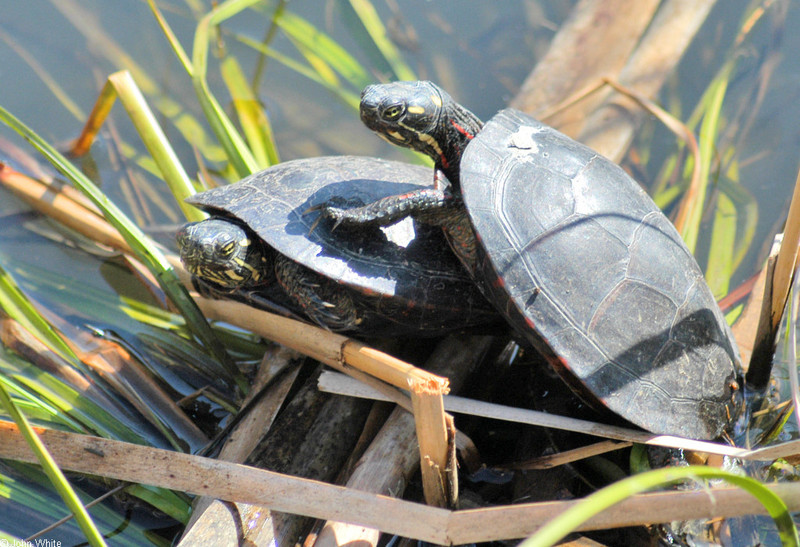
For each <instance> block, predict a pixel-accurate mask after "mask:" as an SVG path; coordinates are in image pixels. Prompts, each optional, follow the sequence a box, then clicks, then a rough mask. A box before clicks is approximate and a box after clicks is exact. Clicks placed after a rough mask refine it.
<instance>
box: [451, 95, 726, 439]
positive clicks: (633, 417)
mask: <svg viewBox="0 0 800 547" xmlns="http://www.w3.org/2000/svg"><path fill="white" fill-rule="evenodd" d="M461 184H462V191H463V195H464V201H465V204H466V207H467V210H468V211H469V215H470V218H471V221H472V223H473V225H474V228H475V230H476V232H477V234H478V236H479V240H480V242H481V245H479V247H480V248H481V251H482V253H483V257H482V266H481V267H482V270H483V272H482V273H483V275H484V276H485V279H487V280H488V281H487V283H486V285H487V286H486V290H487V291H488V292H490V293H491V298H492V299H493V300H495V302H496V303H498V304H500V305H502V306H503V307H504V308H505V309H506V315H507V318H508V319H509V321H510V322H511V323H512V324H513V325H514V326H515V327H516V328H517V330H519V331H520V332H521V333H522V334H523V335H524V336H525V337H526V339H527V340H528V341H529V342H531V343H532V344H533V345H534V346H535V347H536V348H537V349H538V350H540V351H542V352H543V353H545V354H546V355H548V356H549V358H550V361H551V362H552V363H553V365H554V366H555V367H556V369H557V370H559V372H560V373H561V375H562V377H564V378H565V379H566V380H567V382H568V383H570V384H571V385H572V386H573V387H574V388H576V389H577V390H578V391H579V392H580V393H582V394H583V395H585V396H586V398H587V399H588V400H590V401H593V402H598V400H599V402H601V403H602V404H603V405H605V406H607V407H608V408H609V409H611V410H612V411H614V412H615V413H617V414H618V415H620V416H622V417H623V418H625V419H627V420H629V421H630V422H633V423H634V424H637V425H639V426H641V427H643V428H645V429H647V430H649V431H652V432H655V433H665V434H674V435H683V436H687V437H692V438H697V439H709V438H715V437H717V436H718V435H719V434H720V433H721V432H722V430H723V428H724V427H725V426H726V424H727V423H728V420H729V417H730V416H735V415H736V413H737V410H738V407H739V404H738V401H739V400H740V393H739V392H737V391H736V389H737V387H736V383H735V381H736V380H737V378H738V374H739V358H738V354H737V350H736V349H735V345H734V344H733V343H732V342H731V338H730V331H729V329H728V328H727V325H726V323H725V320H724V318H723V316H722V314H721V312H720V310H719V308H718V306H717V304H716V301H715V300H714V298H713V296H712V294H711V291H710V290H709V288H708V286H707V285H706V283H705V281H704V278H703V273H702V271H701V270H700V268H699V267H698V265H697V263H696V262H695V260H694V258H693V257H692V255H691V253H690V252H689V250H688V249H687V248H686V246H685V245H684V243H683V241H682V239H681V237H680V235H679V234H678V232H677V231H676V230H675V228H674V227H673V225H672V224H671V223H670V222H669V220H668V219H667V218H666V217H665V216H664V215H663V214H662V213H661V211H660V210H659V209H658V207H657V206H656V205H655V204H654V203H653V201H652V200H651V199H650V198H649V197H648V196H647V194H645V192H644V191H642V189H641V188H640V187H639V185H638V184H637V183H636V182H635V181H634V180H633V179H631V178H630V177H629V176H628V175H627V174H626V173H625V172H624V171H623V170H622V169H621V168H620V167H618V166H617V165H615V164H614V163H612V162H611V161H608V160H607V159H605V158H603V157H601V156H599V155H598V154H597V153H596V152H594V151H593V150H591V149H590V148H588V147H586V146H583V145H582V144H580V143H577V142H575V141H574V140H572V139H570V138H569V137H566V136H565V135H562V134H561V133H559V132H557V131H556V130H554V129H553V128H551V127H548V126H546V125H544V124H542V123H540V122H538V121H536V120H534V119H533V118H530V117H529V116H526V115H525V114H522V113H520V112H517V111H514V110H504V111H502V112H500V113H499V114H498V115H497V116H495V117H494V118H493V119H492V120H491V121H490V122H489V123H487V124H486V126H485V127H484V129H483V130H482V131H481V132H480V134H479V135H478V136H477V137H476V138H475V139H474V140H473V141H472V142H471V143H470V144H469V146H468V147H467V149H466V152H465V154H464V156H463V158H462V162H461ZM732 386H733V387H732Z"/></svg>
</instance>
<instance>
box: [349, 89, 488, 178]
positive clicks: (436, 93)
mask: <svg viewBox="0 0 800 547" xmlns="http://www.w3.org/2000/svg"><path fill="white" fill-rule="evenodd" d="M360 110H361V121H362V122H364V125H366V126H367V127H368V128H370V129H372V130H373V131H375V132H376V133H377V134H378V135H379V136H381V137H382V138H384V139H385V140H387V141H388V142H390V143H392V144H396V145H398V146H403V147H405V148H411V149H413V150H416V151H418V152H421V153H423V154H425V155H427V156H429V157H430V158H431V159H433V161H434V163H435V164H436V167H437V168H439V169H441V170H443V171H444V173H445V175H447V177H448V178H449V179H450V181H451V182H453V183H457V182H458V163H459V162H460V161H461V154H462V153H463V151H464V148H465V147H466V145H467V144H468V143H469V141H470V140H471V139H472V138H473V137H474V136H475V133H477V132H478V131H480V129H481V122H480V120H479V119H478V118H476V117H475V116H474V115H473V114H472V113H471V112H470V111H468V110H467V109H465V108H464V107H462V106H461V105H459V104H458V103H456V102H455V101H454V100H453V99H452V98H451V97H450V95H448V94H447V93H445V92H444V91H443V90H442V89H441V88H439V86H437V85H436V84H434V83H432V82H428V81H417V82H392V83H388V84H378V85H370V86H367V87H366V88H365V89H364V91H363V92H362V93H361V108H360Z"/></svg>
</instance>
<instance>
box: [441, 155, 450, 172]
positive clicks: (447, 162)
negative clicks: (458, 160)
mask: <svg viewBox="0 0 800 547" xmlns="http://www.w3.org/2000/svg"><path fill="white" fill-rule="evenodd" d="M439 161H441V162H442V167H444V168H445V169H446V168H448V167H450V162H449V161H447V157H446V156H445V155H444V154H439Z"/></svg>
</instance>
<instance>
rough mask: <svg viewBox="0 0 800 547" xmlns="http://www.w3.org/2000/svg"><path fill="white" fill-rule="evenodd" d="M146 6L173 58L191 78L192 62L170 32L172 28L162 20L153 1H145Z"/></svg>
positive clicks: (162, 17) (162, 16) (176, 38)
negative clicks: (162, 34) (173, 54)
mask: <svg viewBox="0 0 800 547" xmlns="http://www.w3.org/2000/svg"><path fill="white" fill-rule="evenodd" d="M147 5H148V6H150V11H152V12H153V17H155V18H156V22H157V23H158V26H159V27H161V32H163V33H164V36H165V37H166V38H167V42H169V45H170V47H171V48H172V51H174V52H175V56H176V57H177V58H178V61H180V63H181V65H183V69H184V70H185V71H186V72H187V73H188V74H189V76H190V77H191V75H192V61H191V60H190V59H189V55H187V53H186V50H185V49H183V46H182V45H181V43H180V42H179V41H178V37H177V36H175V33H174V32H173V31H172V27H170V26H169V23H167V20H166V19H165V18H164V15H163V14H162V13H161V10H159V9H158V6H156V3H155V1H154V0H147Z"/></svg>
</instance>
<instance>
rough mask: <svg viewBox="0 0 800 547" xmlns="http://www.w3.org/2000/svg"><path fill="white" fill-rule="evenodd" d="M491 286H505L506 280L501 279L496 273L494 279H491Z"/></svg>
mask: <svg viewBox="0 0 800 547" xmlns="http://www.w3.org/2000/svg"><path fill="white" fill-rule="evenodd" d="M492 286H493V287H497V288H498V289H502V288H503V287H505V286H506V282H505V281H503V278H502V277H500V276H499V275H498V276H495V278H494V280H493V281H492Z"/></svg>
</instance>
